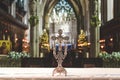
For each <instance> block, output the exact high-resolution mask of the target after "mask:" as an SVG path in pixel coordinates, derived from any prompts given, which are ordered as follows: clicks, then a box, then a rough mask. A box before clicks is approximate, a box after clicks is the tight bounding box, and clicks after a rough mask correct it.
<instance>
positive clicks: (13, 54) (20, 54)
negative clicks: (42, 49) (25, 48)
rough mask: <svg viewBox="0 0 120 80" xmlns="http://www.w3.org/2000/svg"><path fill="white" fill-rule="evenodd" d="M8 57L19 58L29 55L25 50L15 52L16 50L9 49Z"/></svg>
mask: <svg viewBox="0 0 120 80" xmlns="http://www.w3.org/2000/svg"><path fill="white" fill-rule="evenodd" d="M8 57H9V58H11V59H15V60H17V59H20V58H24V57H30V55H29V53H26V52H16V51H11V52H9V53H8Z"/></svg>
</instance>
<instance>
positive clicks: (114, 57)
mask: <svg viewBox="0 0 120 80" xmlns="http://www.w3.org/2000/svg"><path fill="white" fill-rule="evenodd" d="M98 57H99V58H102V59H103V63H104V67H120V52H112V54H109V53H107V52H101V53H99V55H98Z"/></svg>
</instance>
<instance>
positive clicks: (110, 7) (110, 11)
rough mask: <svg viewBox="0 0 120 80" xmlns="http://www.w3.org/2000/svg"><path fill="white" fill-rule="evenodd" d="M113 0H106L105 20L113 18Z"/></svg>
mask: <svg viewBox="0 0 120 80" xmlns="http://www.w3.org/2000/svg"><path fill="white" fill-rule="evenodd" d="M113 6H114V5H113V0H107V21H109V20H111V19H113V15H114V10H113V9H114V7H113Z"/></svg>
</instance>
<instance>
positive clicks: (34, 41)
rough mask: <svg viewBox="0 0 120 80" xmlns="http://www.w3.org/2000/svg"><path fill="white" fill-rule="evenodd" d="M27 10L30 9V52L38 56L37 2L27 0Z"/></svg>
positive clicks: (33, 55)
mask: <svg viewBox="0 0 120 80" xmlns="http://www.w3.org/2000/svg"><path fill="white" fill-rule="evenodd" d="M29 11H30V19H29V22H30V53H31V56H32V57H38V54H39V50H38V48H39V46H38V42H39V41H38V39H39V38H38V37H39V36H38V30H37V29H38V27H37V26H38V22H39V20H38V16H37V2H36V0H30V1H29Z"/></svg>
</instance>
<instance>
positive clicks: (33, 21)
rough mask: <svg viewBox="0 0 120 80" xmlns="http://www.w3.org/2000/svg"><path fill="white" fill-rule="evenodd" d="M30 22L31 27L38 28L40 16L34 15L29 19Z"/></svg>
mask: <svg viewBox="0 0 120 80" xmlns="http://www.w3.org/2000/svg"><path fill="white" fill-rule="evenodd" d="M29 22H30V25H31V26H32V27H33V26H36V25H37V24H38V23H39V19H38V16H34V15H32V16H31V17H30V19H29Z"/></svg>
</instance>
